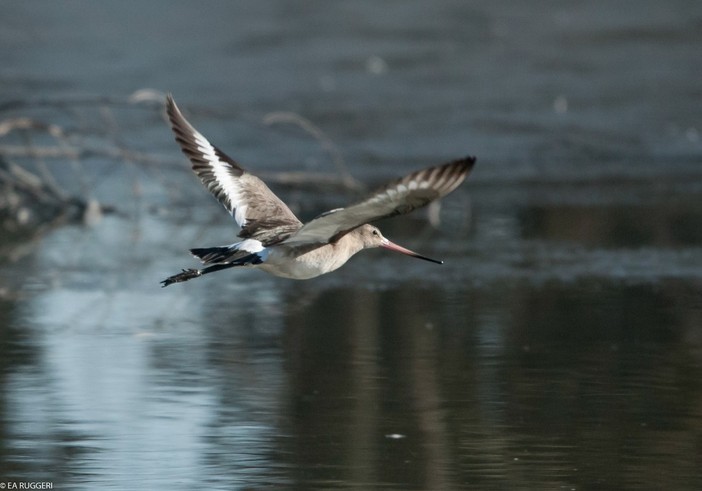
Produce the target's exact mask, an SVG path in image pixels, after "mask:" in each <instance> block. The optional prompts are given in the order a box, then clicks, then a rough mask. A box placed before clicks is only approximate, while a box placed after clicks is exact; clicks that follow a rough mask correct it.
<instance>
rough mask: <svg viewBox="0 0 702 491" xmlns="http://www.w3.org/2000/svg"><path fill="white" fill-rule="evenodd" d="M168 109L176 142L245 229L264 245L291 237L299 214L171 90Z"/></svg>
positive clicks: (243, 232)
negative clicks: (201, 126) (186, 113)
mask: <svg viewBox="0 0 702 491" xmlns="http://www.w3.org/2000/svg"><path fill="white" fill-rule="evenodd" d="M166 112H167V114H168V119H169V120H170V122H171V127H172V129H173V132H174V133H175V135H176V142H178V145H180V147H181V149H182V150H183V153H184V154H185V155H186V156H187V157H188V158H189V159H190V162H191V163H192V169H193V171H194V172H195V174H197V176H198V177H199V178H200V180H201V181H202V183H203V185H204V186H205V188H207V190H208V191H209V192H210V193H212V194H213V195H214V197H215V198H217V200H218V201H219V202H220V203H222V205H223V206H224V207H225V208H226V209H227V210H228V211H229V213H231V214H232V216H233V217H234V218H235V220H236V221H237V223H238V224H239V226H240V227H241V232H240V233H239V237H242V238H254V239H257V240H259V241H261V242H262V243H263V244H264V246H267V245H270V244H272V243H275V242H279V241H281V240H284V239H285V238H287V237H289V236H290V235H291V234H292V233H293V232H295V231H296V230H297V229H299V228H300V227H301V226H302V222H300V221H299V220H298V219H297V217H296V216H295V214H294V213H293V212H292V211H291V210H290V209H289V208H288V207H287V205H286V204H285V203H283V202H282V201H281V200H280V198H278V197H277V196H276V195H275V194H273V192H272V191H271V190H270V189H269V188H268V186H266V184H265V183H264V182H263V181H262V180H260V179H259V178H258V177H256V176H254V175H253V174H251V173H249V172H247V171H246V170H245V169H244V168H243V167H241V166H240V165H239V164H237V163H236V162H235V161H234V160H233V159H232V158H230V157H229V156H227V155H226V154H225V153H224V152H222V151H221V150H220V149H219V148H217V147H215V146H214V145H212V144H211V143H210V142H209V141H208V140H207V139H206V138H205V137H204V136H203V135H202V134H201V133H200V132H199V131H197V130H196V129H195V128H194V127H193V126H192V125H191V124H190V123H189V122H188V121H187V120H186V119H185V117H183V115H182V113H181V112H180V110H179V109H178V106H177V105H176V103H175V101H174V100H173V97H172V96H171V95H170V94H169V95H168V97H167V102H166Z"/></svg>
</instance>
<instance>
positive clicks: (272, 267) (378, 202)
mask: <svg viewBox="0 0 702 491" xmlns="http://www.w3.org/2000/svg"><path fill="white" fill-rule="evenodd" d="M167 113H168V117H169V119H170V121H171V125H172V128H173V131H174V133H175V134H176V141H177V142H178V143H179V144H180V146H181V148H182V150H183V153H185V155H186V156H188V157H189V158H190V161H191V162H192V167H193V171H194V172H195V173H196V174H197V175H198V177H199V178H200V180H201V181H202V183H203V184H204V185H205V187H206V188H207V189H208V190H209V191H210V192H211V193H212V194H213V195H214V196H215V197H216V198H217V199H218V200H219V201H220V203H222V205H224V207H225V208H227V210H228V211H229V212H230V213H231V215H232V216H233V217H234V219H235V220H236V222H237V224H238V225H239V227H241V232H240V233H239V237H240V238H242V239H243V240H242V241H240V242H236V243H234V244H231V245H228V246H219V247H206V248H198V249H191V250H190V252H191V253H192V254H193V255H194V256H195V257H197V258H199V259H200V260H201V261H202V262H203V263H204V264H205V265H206V267H204V268H202V269H187V270H183V271H182V272H181V273H178V274H176V275H173V276H171V277H169V278H167V279H166V280H164V281H162V282H161V283H162V285H163V286H168V285H170V284H173V283H178V282H182V281H187V280H190V279H192V278H196V277H198V276H202V275H203V274H207V273H211V272H214V271H219V270H222V269H227V268H231V267H256V268H258V269H261V270H262V271H265V272H267V273H270V274H272V275H275V276H280V277H283V278H290V279H299V280H305V279H310V278H314V277H316V276H319V275H322V274H326V273H329V272H331V271H334V270H336V269H338V268H339V267H341V266H343V265H344V264H345V263H346V262H347V261H348V260H349V258H350V257H351V256H353V255H354V254H356V253H357V252H359V251H361V250H363V249H368V248H373V247H383V248H386V249H390V250H394V251H396V252H401V253H403V254H407V255H409V256H412V257H416V258H419V259H425V260H428V261H432V262H435V263H441V261H436V260H434V259H430V258H427V257H425V256H421V255H419V254H417V253H415V252H413V251H410V250H409V249H405V248H404V247H401V246H398V245H397V244H394V243H392V242H390V241H389V240H388V239H386V238H385V237H383V235H382V234H381V233H380V230H378V228H377V227H375V226H373V225H369V224H368V223H367V222H371V221H374V220H378V219H380V218H384V217H389V216H394V215H400V214H405V213H409V212H410V211H412V210H414V209H416V208H419V207H422V206H425V205H427V204H428V203H430V202H431V201H434V200H435V199H438V198H440V197H442V196H445V195H446V194H448V193H450V192H451V191H453V190H454V189H455V188H456V187H457V186H458V185H459V184H460V183H461V182H463V180H464V179H465V177H466V176H467V174H468V173H469V172H470V170H471V169H472V167H473V164H474V162H475V158H473V157H468V158H465V159H462V160H456V161H454V162H451V163H448V164H444V165H441V166H437V167H431V168H428V169H424V170H421V171H418V172H414V173H412V174H410V175H408V176H406V177H404V178H402V179H399V180H397V181H393V182H391V183H389V184H387V185H386V186H384V187H383V188H382V189H380V190H378V191H377V192H375V193H374V194H372V195H370V196H369V197H368V198H366V199H365V200H363V201H360V202H358V203H356V204H354V205H351V206H349V207H347V208H339V209H336V210H331V211H328V212H326V213H323V214H321V215H319V216H318V217H317V218H315V219H313V220H310V221H309V222H307V223H305V224H303V223H302V222H301V221H300V220H298V219H297V217H296V216H295V215H294V214H293V212H292V211H290V209H289V208H288V207H287V206H286V205H285V203H283V202H282V201H281V200H280V199H279V198H278V197H277V196H276V195H275V194H273V192H272V191H271V190H270V189H269V188H268V186H266V184H265V183H264V182H263V181H261V180H260V179H259V178H257V177H256V176H254V175H252V174H250V173H249V172H247V171H245V170H244V169H243V168H241V167H240V166H239V165H238V164H237V163H236V162H235V161H234V160H232V159H231V158H229V157H228V156H227V155H225V154H224V153H223V152H222V151H220V150H219V149H218V148H217V147H215V146H213V145H212V144H211V143H210V142H209V141H207V139H206V138H205V137H204V136H202V134H200V133H199V132H198V131H197V130H196V129H195V128H193V127H192V126H191V125H190V123H188V122H187V120H186V119H185V118H184V117H183V115H182V114H181V113H180V111H179V109H178V107H177V106H176V104H175V102H174V101H173V98H172V97H171V96H170V95H169V96H168V99H167Z"/></svg>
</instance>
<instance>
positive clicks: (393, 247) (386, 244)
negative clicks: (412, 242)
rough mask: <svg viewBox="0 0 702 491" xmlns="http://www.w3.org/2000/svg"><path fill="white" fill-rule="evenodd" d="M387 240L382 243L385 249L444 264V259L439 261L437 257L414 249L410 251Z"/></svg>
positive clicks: (381, 245)
mask: <svg viewBox="0 0 702 491" xmlns="http://www.w3.org/2000/svg"><path fill="white" fill-rule="evenodd" d="M385 240H386V242H383V243H381V244H380V247H382V248H383V249H388V250H391V251H395V252H401V253H402V254H406V255H408V256H412V257H416V258H417V259H424V260H425V261H431V262H432V263H436V264H444V262H443V261H439V260H437V259H432V258H430V257H426V256H422V255H421V254H417V253H416V252H414V251H410V250H409V249H405V248H404V247H402V246H399V245H397V244H395V243H394V242H390V241H389V240H388V239H385Z"/></svg>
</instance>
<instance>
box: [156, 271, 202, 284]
mask: <svg viewBox="0 0 702 491" xmlns="http://www.w3.org/2000/svg"><path fill="white" fill-rule="evenodd" d="M198 276H202V272H201V271H200V270H199V269H184V270H183V271H181V272H180V273H178V274H174V275H173V276H169V277H168V278H166V279H165V280H163V281H162V282H161V286H162V287H166V286H168V285H172V284H173V283H180V282H183V281H188V280H192V279H193V278H197V277H198Z"/></svg>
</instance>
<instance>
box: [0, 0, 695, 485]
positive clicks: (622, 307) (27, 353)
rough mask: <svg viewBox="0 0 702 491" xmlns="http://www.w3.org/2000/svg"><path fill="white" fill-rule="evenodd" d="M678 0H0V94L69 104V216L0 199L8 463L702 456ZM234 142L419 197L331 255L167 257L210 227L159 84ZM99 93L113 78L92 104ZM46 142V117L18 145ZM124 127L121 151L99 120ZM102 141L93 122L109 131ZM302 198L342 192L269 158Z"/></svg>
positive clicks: (20, 474)
mask: <svg viewBox="0 0 702 491" xmlns="http://www.w3.org/2000/svg"><path fill="white" fill-rule="evenodd" d="M701 26H702V8H701V7H700V6H699V5H698V2H694V1H678V2H667V3H661V2H653V1H650V2H649V1H644V2H635V3H630V4H627V3H618V4H617V5H616V6H614V5H612V4H611V3H610V2H590V3H588V4H587V5H584V4H582V3H581V2H547V1H533V2H517V1H505V2H498V3H495V4H494V5H493V4H489V5H480V4H475V3H470V2H459V1H455V2H451V1H445V2H435V3H432V4H431V6H430V5H429V4H427V3H426V2H418V1H410V2H383V3H378V2H354V3H352V4H343V5H342V4H335V3H329V2H321V1H313V2H305V3H304V4H296V5H294V6H293V5H292V4H290V3H289V2H276V1H265V2H257V3H256V4H255V5H254V4H253V3H244V2H224V1H222V2H207V3H206V4H203V5H196V4H194V3H192V2H184V1H183V2H172V1H169V2H164V1H154V2H149V3H148V4H144V3H143V2H133V3H132V2H122V1H120V2H117V1H105V2H100V3H97V2H78V1H67V2H61V3H55V2H32V3H28V2H26V3H21V2H15V3H13V4H10V5H7V6H5V7H4V9H3V15H2V18H1V19H0V46H1V48H0V87H1V88H2V90H0V123H1V122H2V121H5V120H8V119H11V118H17V117H25V116H26V117H31V118H34V119H35V120H37V121H41V122H45V123H51V124H56V125H60V126H61V127H62V128H63V131H64V134H65V135H66V139H65V141H63V144H66V145H68V146H75V147H77V148H81V149H83V150H84V152H83V153H82V154H81V155H80V156H79V157H78V158H76V159H72V158H67V157H59V158H47V159H45V160H44V161H43V163H44V164H46V165H47V166H49V167H50V168H51V169H52V171H53V172H54V174H55V175H56V179H57V181H58V182H59V183H60V185H61V186H63V187H65V189H67V190H69V191H71V192H75V193H79V194H82V195H85V194H87V195H89V196H91V197H93V198H95V199H97V200H99V201H100V202H102V203H106V204H109V205H113V206H114V207H115V208H116V209H117V211H118V213H117V214H112V215H107V216H105V217H104V218H103V219H102V220H100V221H98V222H97V223H94V224H92V225H90V226H84V225H76V224H69V225H65V226H60V227H55V228H51V229H49V230H45V231H43V232H42V233H41V234H39V235H37V236H35V237H34V238H33V239H32V240H27V239H26V236H27V235H28V234H29V235H31V232H33V231H34V230H29V231H25V232H24V235H23V234H16V233H11V232H9V231H7V230H3V231H2V232H0V234H2V235H0V254H1V256H0V257H1V259H0V482H3V483H8V482H14V483H19V482H29V481H34V482H36V481H49V482H52V483H53V484H54V489H85V490H93V489H115V490H131V489H154V490H156V489H166V488H167V489H176V490H180V489H182V490H189V489H193V488H198V489H246V490H253V489H398V490H405V489H431V490H444V489H510V490H511V489H524V490H527V489H529V490H531V489H534V490H544V489H554V490H556V489H567V490H570V489H575V490H586V489H593V490H595V489H597V490H601V489H612V490H625V489H626V490H629V489H631V490H649V489H650V490H658V489H675V490H697V489H702V470H701V467H700V462H702V227H700V224H701V223H702V184H701V183H702V139H701V138H700V131H702V126H701V123H700V121H701V117H702V112H701V111H700V104H699V101H700V96H702V92H700V83H699V66H700V63H699V62H700V55H699V53H700V52H702V29H700V27H701ZM143 88H150V89H153V90H155V91H158V92H164V93H165V92H166V91H172V92H173V93H174V95H175V96H176V99H177V100H178V101H179V102H180V103H181V104H182V105H183V106H184V108H185V109H186V110H187V111H188V113H189V115H190V117H191V119H192V120H193V122H194V123H195V124H196V125H197V126H198V127H199V128H200V129H201V130H202V131H203V132H204V133H205V134H206V135H208V136H210V137H211V139H212V140H214V141H215V143H216V144H218V146H220V147H222V148H223V149H225V151H227V152H228V153H231V154H232V155H233V156H235V157H236V158H238V159H239V160H240V161H241V162H242V163H243V164H244V165H246V166H248V167H249V168H252V169H255V170H259V169H260V170H261V171H266V172H268V173H271V172H276V171H289V170H303V171H308V172H311V173H319V172H331V173H334V172H335V168H334V165H333V164H332V157H333V154H330V153H328V151H327V150H325V148H324V146H323V145H320V142H319V141H317V140H315V139H314V138H312V137H310V136H309V135H308V134H306V133H305V132H304V131H302V130H301V129H300V128H298V127H295V126H292V125H274V126H268V125H265V124H263V118H264V116H265V115H266V114H268V113H270V112H272V111H293V112H295V113H297V114H299V115H300V116H302V117H304V118H307V119H308V120H310V121H311V122H313V123H314V124H315V125H317V126H318V127H319V128H321V129H322V130H323V131H324V132H325V133H326V135H327V136H328V137H329V138H330V139H331V141H333V143H334V145H335V146H336V149H337V151H338V152H340V154H341V156H342V157H343V160H344V162H345V163H346V166H347V168H348V170H349V171H350V172H351V174H352V175H353V176H354V177H356V178H358V179H361V180H363V181H365V182H368V183H377V182H380V181H382V180H383V179H385V178H388V177H391V176H397V175H402V174H403V173H406V172H409V171H410V170H413V169H416V168H419V167H422V166H425V165H430V164H434V163H439V162H442V161H444V160H447V159H451V158H454V157H456V156H461V155H464V154H475V155H477V156H478V164H477V166H476V169H475V172H474V175H473V176H471V178H470V179H469V181H468V182H467V183H466V184H465V185H463V186H462V187H461V189H459V190H458V191H457V192H456V193H454V194H453V195H451V196H450V197H449V198H448V199H447V200H445V202H444V203H443V206H442V207H441V210H440V213H439V216H440V218H441V220H440V223H439V224H438V225H437V226H431V225H430V224H429V222H428V221H427V220H426V216H427V215H426V213H416V214H415V215H413V216H409V217H406V218H402V219H395V220H391V221H388V222H386V223H382V224H381V227H382V228H383V231H384V232H385V234H386V235H387V236H389V237H391V238H392V239H393V240H396V241H397V242H399V243H401V244H404V245H406V246H408V247H410V248H412V249H415V250H418V251H420V252H422V253H425V254H427V255H429V256H432V257H439V258H442V259H444V260H445V261H446V264H445V265H444V266H436V265H432V264H429V263H425V262H422V261H412V260H410V259H408V258H404V257H401V256H397V255H392V254H390V253H386V252H383V251H369V252H365V253H363V254H361V255H359V256H357V257H355V258H354V259H353V260H352V261H351V262H350V263H349V264H348V265H347V266H345V267H344V268H342V269H341V270H339V271H338V272H336V273H334V274H333V275H328V276H327V277H322V278H319V279H315V280H311V281H306V282H292V281H286V280H281V279H278V278H273V277H269V276H266V275H264V274H261V273H258V272H256V271H234V272H230V271H227V272H223V273H220V274H217V275H211V276H208V277H206V278H202V279H200V280H196V281H192V282H189V283H187V284H182V285H174V286H172V287H169V288H167V289H161V288H159V286H158V282H159V281H160V280H161V279H163V278H164V277H166V276H168V275H169V274H172V273H174V272H177V271H178V270H179V269H180V268H182V267H191V266H193V265H194V263H193V261H192V260H191V258H190V257H189V256H188V254H187V252H186V251H187V249H188V248H189V247H194V246H199V245H210V244H212V245H214V244H220V243H226V242H228V241H231V238H232V235H233V230H232V229H231V224H230V221H229V220H228V217H227V216H226V214H225V213H224V212H222V211H221V209H220V208H219V207H218V205H217V204H216V203H215V202H214V201H213V200H212V199H211V198H210V197H209V196H207V194H206V193H205V192H204V191H203V190H202V189H201V188H200V186H199V184H198V183H197V181H196V180H195V179H194V178H193V177H192V176H190V175H189V173H188V170H187V164H186V163H185V162H184V160H183V158H182V157H181V156H180V154H179V152H178V149H177V147H176V145H175V144H174V143H173V139H172V135H171V134H170V132H169V130H168V128H167V126H166V125H165V123H164V122H163V120H162V117H161V114H160V112H159V108H158V107H156V106H154V105H153V104H152V105H149V104H137V105H129V104H124V103H123V101H124V100H126V98H127V97H129V95H130V94H132V93H133V92H134V91H136V90H138V89H143ZM105 97H109V98H112V99H113V100H112V102H111V103H109V104H106V103H105V102H104V99H103V100H102V102H99V101H98V99H99V98H105ZM28 143H31V144H33V145H35V146H46V147H49V146H56V144H57V143H56V141H55V140H53V139H52V138H51V137H50V136H47V135H46V134H45V133H43V132H42V131H39V130H38V131H35V132H12V133H9V134H3V135H0V153H2V154H3V155H4V157H5V158H6V159H10V160H13V161H15V162H18V163H23V164H27V165H28V166H35V165H37V163H38V160H37V159H35V158H33V157H32V156H29V157H27V156H24V157H23V156H22V155H20V154H18V153H17V152H16V151H15V153H12V151H13V150H12V149H15V150H16V149H17V148H26V145H27V144H28ZM125 149H126V150H128V151H129V152H131V153H130V154H129V155H126V156H125V155H122V156H121V157H120V156H117V157H115V155H116V153H117V150H125ZM110 152H111V153H110ZM275 189H276V191H278V192H279V193H280V194H281V196H283V197H284V198H285V199H286V200H287V201H288V202H290V203H291V205H292V206H293V207H294V209H295V211H296V212H297V213H299V215H300V216H301V217H303V218H309V217H311V216H313V215H315V214H316V213H317V212H320V211H323V210H325V209H328V208H331V207H336V206H341V205H343V204H344V203H346V202H348V201H349V200H352V199H354V195H353V194H351V193H342V194H341V195H337V192H336V191H335V190H333V189H331V188H329V189H327V188H325V187H322V188H318V189H315V191H314V192H310V190H309V189H307V188H305V187H298V186H278V187H276V188H275Z"/></svg>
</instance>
